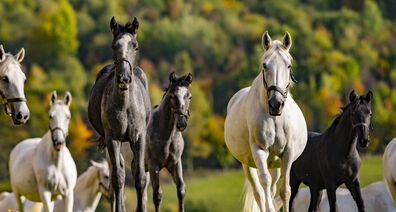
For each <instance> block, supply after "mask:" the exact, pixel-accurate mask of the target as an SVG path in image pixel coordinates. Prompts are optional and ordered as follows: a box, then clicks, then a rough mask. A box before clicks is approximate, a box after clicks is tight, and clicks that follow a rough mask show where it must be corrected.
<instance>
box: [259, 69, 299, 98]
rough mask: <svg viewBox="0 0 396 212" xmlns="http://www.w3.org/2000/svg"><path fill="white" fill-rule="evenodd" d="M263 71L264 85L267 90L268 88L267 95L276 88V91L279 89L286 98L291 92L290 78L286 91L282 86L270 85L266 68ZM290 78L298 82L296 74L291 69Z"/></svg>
mask: <svg viewBox="0 0 396 212" xmlns="http://www.w3.org/2000/svg"><path fill="white" fill-rule="evenodd" d="M262 72H263V83H264V87H265V88H266V90H267V96H269V93H270V92H271V91H272V90H274V91H278V92H279V93H280V94H281V95H282V97H283V98H284V99H286V98H287V93H288V92H289V87H290V80H289V83H288V84H287V86H286V90H285V91H284V90H282V88H280V87H279V86H276V85H271V86H270V87H268V84H267V81H266V80H265V75H264V69H263V70H262ZM290 79H291V80H292V81H293V82H294V83H297V80H296V79H295V78H294V76H293V74H292V71H291V70H290Z"/></svg>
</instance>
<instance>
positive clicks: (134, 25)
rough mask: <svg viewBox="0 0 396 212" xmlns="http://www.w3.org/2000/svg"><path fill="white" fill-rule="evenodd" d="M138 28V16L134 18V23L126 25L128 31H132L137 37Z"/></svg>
mask: <svg viewBox="0 0 396 212" xmlns="http://www.w3.org/2000/svg"><path fill="white" fill-rule="evenodd" d="M138 28H139V21H138V20H137V18H136V17H135V18H134V19H133V21H132V23H127V25H126V26H125V29H126V31H127V32H129V33H131V34H132V35H133V36H135V37H136V35H137V31H138Z"/></svg>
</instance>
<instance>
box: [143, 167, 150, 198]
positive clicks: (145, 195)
mask: <svg viewBox="0 0 396 212" xmlns="http://www.w3.org/2000/svg"><path fill="white" fill-rule="evenodd" d="M149 179H150V172H146V183H145V184H144V189H143V202H144V205H145V206H146V205H147V189H148V186H149V184H150V180H149Z"/></svg>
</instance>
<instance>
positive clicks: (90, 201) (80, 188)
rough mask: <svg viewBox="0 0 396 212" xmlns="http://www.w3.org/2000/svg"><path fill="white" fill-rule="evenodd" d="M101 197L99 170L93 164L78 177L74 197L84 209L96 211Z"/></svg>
mask: <svg viewBox="0 0 396 212" xmlns="http://www.w3.org/2000/svg"><path fill="white" fill-rule="evenodd" d="M100 197H101V193H100V190H99V179H98V170H97V169H96V168H94V167H92V166H91V167H89V168H88V170H87V171H85V172H84V173H83V174H82V175H81V176H80V177H78V179H77V182H76V186H75V187H74V199H75V201H76V202H77V201H78V203H79V204H78V205H79V206H80V207H82V208H80V209H84V210H83V211H95V209H96V207H97V206H98V204H99V200H100ZM75 205H77V204H75Z"/></svg>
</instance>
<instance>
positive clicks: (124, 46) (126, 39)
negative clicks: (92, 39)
mask: <svg viewBox="0 0 396 212" xmlns="http://www.w3.org/2000/svg"><path fill="white" fill-rule="evenodd" d="M131 42H132V37H131V36H130V35H128V34H124V35H123V36H122V37H121V38H120V39H118V41H117V45H120V46H121V48H118V50H120V51H121V52H120V53H121V57H122V58H128V57H127V56H128V55H129V52H128V50H129V49H130V48H129V47H128V46H129V45H130V43H131Z"/></svg>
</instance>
